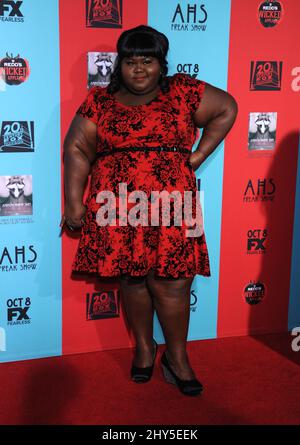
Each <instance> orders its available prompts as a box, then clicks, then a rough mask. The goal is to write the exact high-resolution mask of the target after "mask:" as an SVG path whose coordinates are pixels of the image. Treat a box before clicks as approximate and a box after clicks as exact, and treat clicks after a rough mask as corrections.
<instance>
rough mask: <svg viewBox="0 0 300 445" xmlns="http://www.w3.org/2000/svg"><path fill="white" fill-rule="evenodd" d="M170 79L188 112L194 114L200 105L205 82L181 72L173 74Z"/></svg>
mask: <svg viewBox="0 0 300 445" xmlns="http://www.w3.org/2000/svg"><path fill="white" fill-rule="evenodd" d="M172 80H173V85H174V87H175V88H176V89H177V91H178V94H180V95H181V96H182V99H183V101H184V102H185V103H186V106H187V108H188V109H189V111H190V113H191V114H194V113H195V112H196V110H197V109H198V108H199V106H200V103H201V100H202V97H203V94H204V90H205V85H206V83H205V82H204V81H203V80H199V79H196V78H195V77H191V76H189V75H188V74H181V73H178V74H174V76H173V77H172Z"/></svg>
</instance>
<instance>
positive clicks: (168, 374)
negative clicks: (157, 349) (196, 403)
mask: <svg viewBox="0 0 300 445" xmlns="http://www.w3.org/2000/svg"><path fill="white" fill-rule="evenodd" d="M161 365H162V370H163V373H164V377H165V379H166V381H167V382H168V383H172V384H173V385H176V386H177V387H178V388H179V389H180V391H181V392H182V394H184V395H185V396H198V395H199V394H201V393H202V392H203V389H204V388H203V385H202V383H200V382H199V380H197V379H191V380H181V379H180V378H179V377H177V375H176V374H175V373H174V371H172V369H171V367H170V365H169V362H168V359H167V356H166V352H164V353H163V355H162V356H161Z"/></svg>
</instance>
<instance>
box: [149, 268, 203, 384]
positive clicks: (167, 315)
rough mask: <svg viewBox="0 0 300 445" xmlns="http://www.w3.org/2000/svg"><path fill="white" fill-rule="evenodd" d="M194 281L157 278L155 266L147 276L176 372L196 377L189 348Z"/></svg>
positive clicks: (180, 375) (168, 353)
mask: <svg viewBox="0 0 300 445" xmlns="http://www.w3.org/2000/svg"><path fill="white" fill-rule="evenodd" d="M192 281H193V278H184V279H175V280H174V279H171V280H168V279H164V278H163V279H156V278H154V270H153V269H152V270H151V271H150V272H149V274H148V276H147V285H148V288H149V291H150V293H151V294H152V296H153V301H154V306H155V309H156V312H157V315H158V319H159V321H160V324H161V327H162V330H163V333H164V337H165V340H166V346H167V351H166V355H167V359H168V361H169V364H170V366H171V368H172V370H173V371H174V372H175V374H176V375H177V376H178V377H179V378H180V379H183V380H190V379H194V378H196V376H195V374H194V372H193V370H192V368H191V366H190V363H189V359H188V356H187V352H186V341H187V334H188V327H189V318H190V289H191V284H192Z"/></svg>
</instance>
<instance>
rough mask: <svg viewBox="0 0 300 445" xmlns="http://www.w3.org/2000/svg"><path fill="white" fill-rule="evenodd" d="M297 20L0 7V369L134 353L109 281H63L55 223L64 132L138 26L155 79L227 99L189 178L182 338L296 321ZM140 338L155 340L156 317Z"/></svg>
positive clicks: (3, 2) (66, 235) (236, 9)
mask: <svg viewBox="0 0 300 445" xmlns="http://www.w3.org/2000/svg"><path fill="white" fill-rule="evenodd" d="M299 14H300V4H299V2H298V0H285V1H284V0H282V1H276V2H270V1H261V0H248V1H247V2H245V1H243V0H222V1H219V0H201V1H197V0H190V1H188V0H177V1H176V0H164V1H163V2H161V1H159V0H60V1H59V0H44V1H43V2H40V1H39V0H23V1H14V0H0V101H1V107H0V235H1V237H0V280H1V281H0V283H1V284H0V286H1V293H0V361H2V362H6V361H15V360H24V359H32V358H39V357H48V356H57V355H62V354H71V353H77V352H87V351H96V350H106V349H114V348H125V347H130V346H132V345H133V344H134V341H133V337H132V335H131V333H130V330H129V327H128V325H127V322H126V316H125V311H124V308H123V305H122V295H121V292H120V289H119V286H118V282H117V281H116V280H113V279H111V280H100V279H97V277H94V276H91V275H84V274H72V273H71V264H72V261H73V258H74V255H75V251H76V248H77V245H78V241H79V236H80V233H77V232H74V233H72V232H66V231H65V230H63V231H61V230H60V227H59V224H60V219H61V213H62V211H63V205H64V202H63V181H62V178H63V162H62V143H63V140H64V137H65V135H66V132H67V130H68V127H69V125H70V122H71V120H72V118H73V116H74V114H75V111H76V110H77V108H78V106H79V105H80V104H81V103H82V101H83V100H84V98H85V97H86V95H87V93H88V90H89V89H90V88H91V87H93V86H100V87H105V86H106V85H107V84H108V83H109V79H110V75H111V73H112V71H113V69H114V62H115V58H116V42H117V39H118V37H119V35H120V34H121V33H122V32H123V31H124V30H126V29H129V28H132V27H134V26H137V25H140V24H149V25H150V26H153V27H155V28H157V29H158V30H160V31H162V32H163V33H165V34H166V35H167V37H168V38H169V41H170V51H169V57H168V61H169V74H174V73H177V72H178V73H186V74H189V75H190V76H193V77H196V78H197V79H202V80H204V81H206V82H208V83H210V84H212V85H214V86H217V87H219V88H221V89H224V90H227V91H229V92H230V93H231V94H232V95H233V96H234V97H235V98H236V100H237V102H238V105H239V114H238V118H237V120H236V123H235V125H234V128H233V129H232V131H231V132H230V134H229V135H228V136H227V137H226V139H225V141H223V142H222V143H221V144H220V145H219V147H218V148H217V149H216V150H215V151H214V153H213V154H212V155H211V156H210V157H209V158H208V159H207V160H206V161H205V163H204V164H203V165H202V166H201V167H200V168H199V169H198V170H197V172H196V180H197V187H198V190H199V191H200V199H201V204H202V208H203V213H204V228H205V233H206V238H207V244H208V248H209V254H210V263H211V277H202V276H199V275H198V276H196V277H195V278H194V281H193V285H192V290H191V301H190V328H189V336H188V340H199V339H208V338H218V337H225V336H235V335H250V334H259V333H272V332H284V331H287V330H292V329H293V328H295V327H297V326H300V299H299V296H300V274H299V264H300V254H299V251H300V236H299V231H298V230H297V228H298V227H299V224H300V157H299V127H300V125H299V99H300V57H299V54H300V42H299V39H297V37H296V36H297V31H298V28H297V27H298V19H297V18H298V16H299ZM88 186H89V184H88V185H87V189H86V193H87V190H88ZM85 196H86V195H85ZM154 331H155V332H154V334H155V338H156V339H157V341H158V342H159V343H164V337H163V334H162V331H161V327H160V325H159V323H158V320H157V318H156V316H155V320H154ZM296 331H297V330H296ZM299 332H300V328H299Z"/></svg>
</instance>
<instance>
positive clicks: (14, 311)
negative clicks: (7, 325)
mask: <svg viewBox="0 0 300 445" xmlns="http://www.w3.org/2000/svg"><path fill="white" fill-rule="evenodd" d="M28 309H29V307H14V308H9V309H7V321H13V320H14V319H16V318H17V321H21V320H29V317H28V315H27V311H28Z"/></svg>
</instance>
